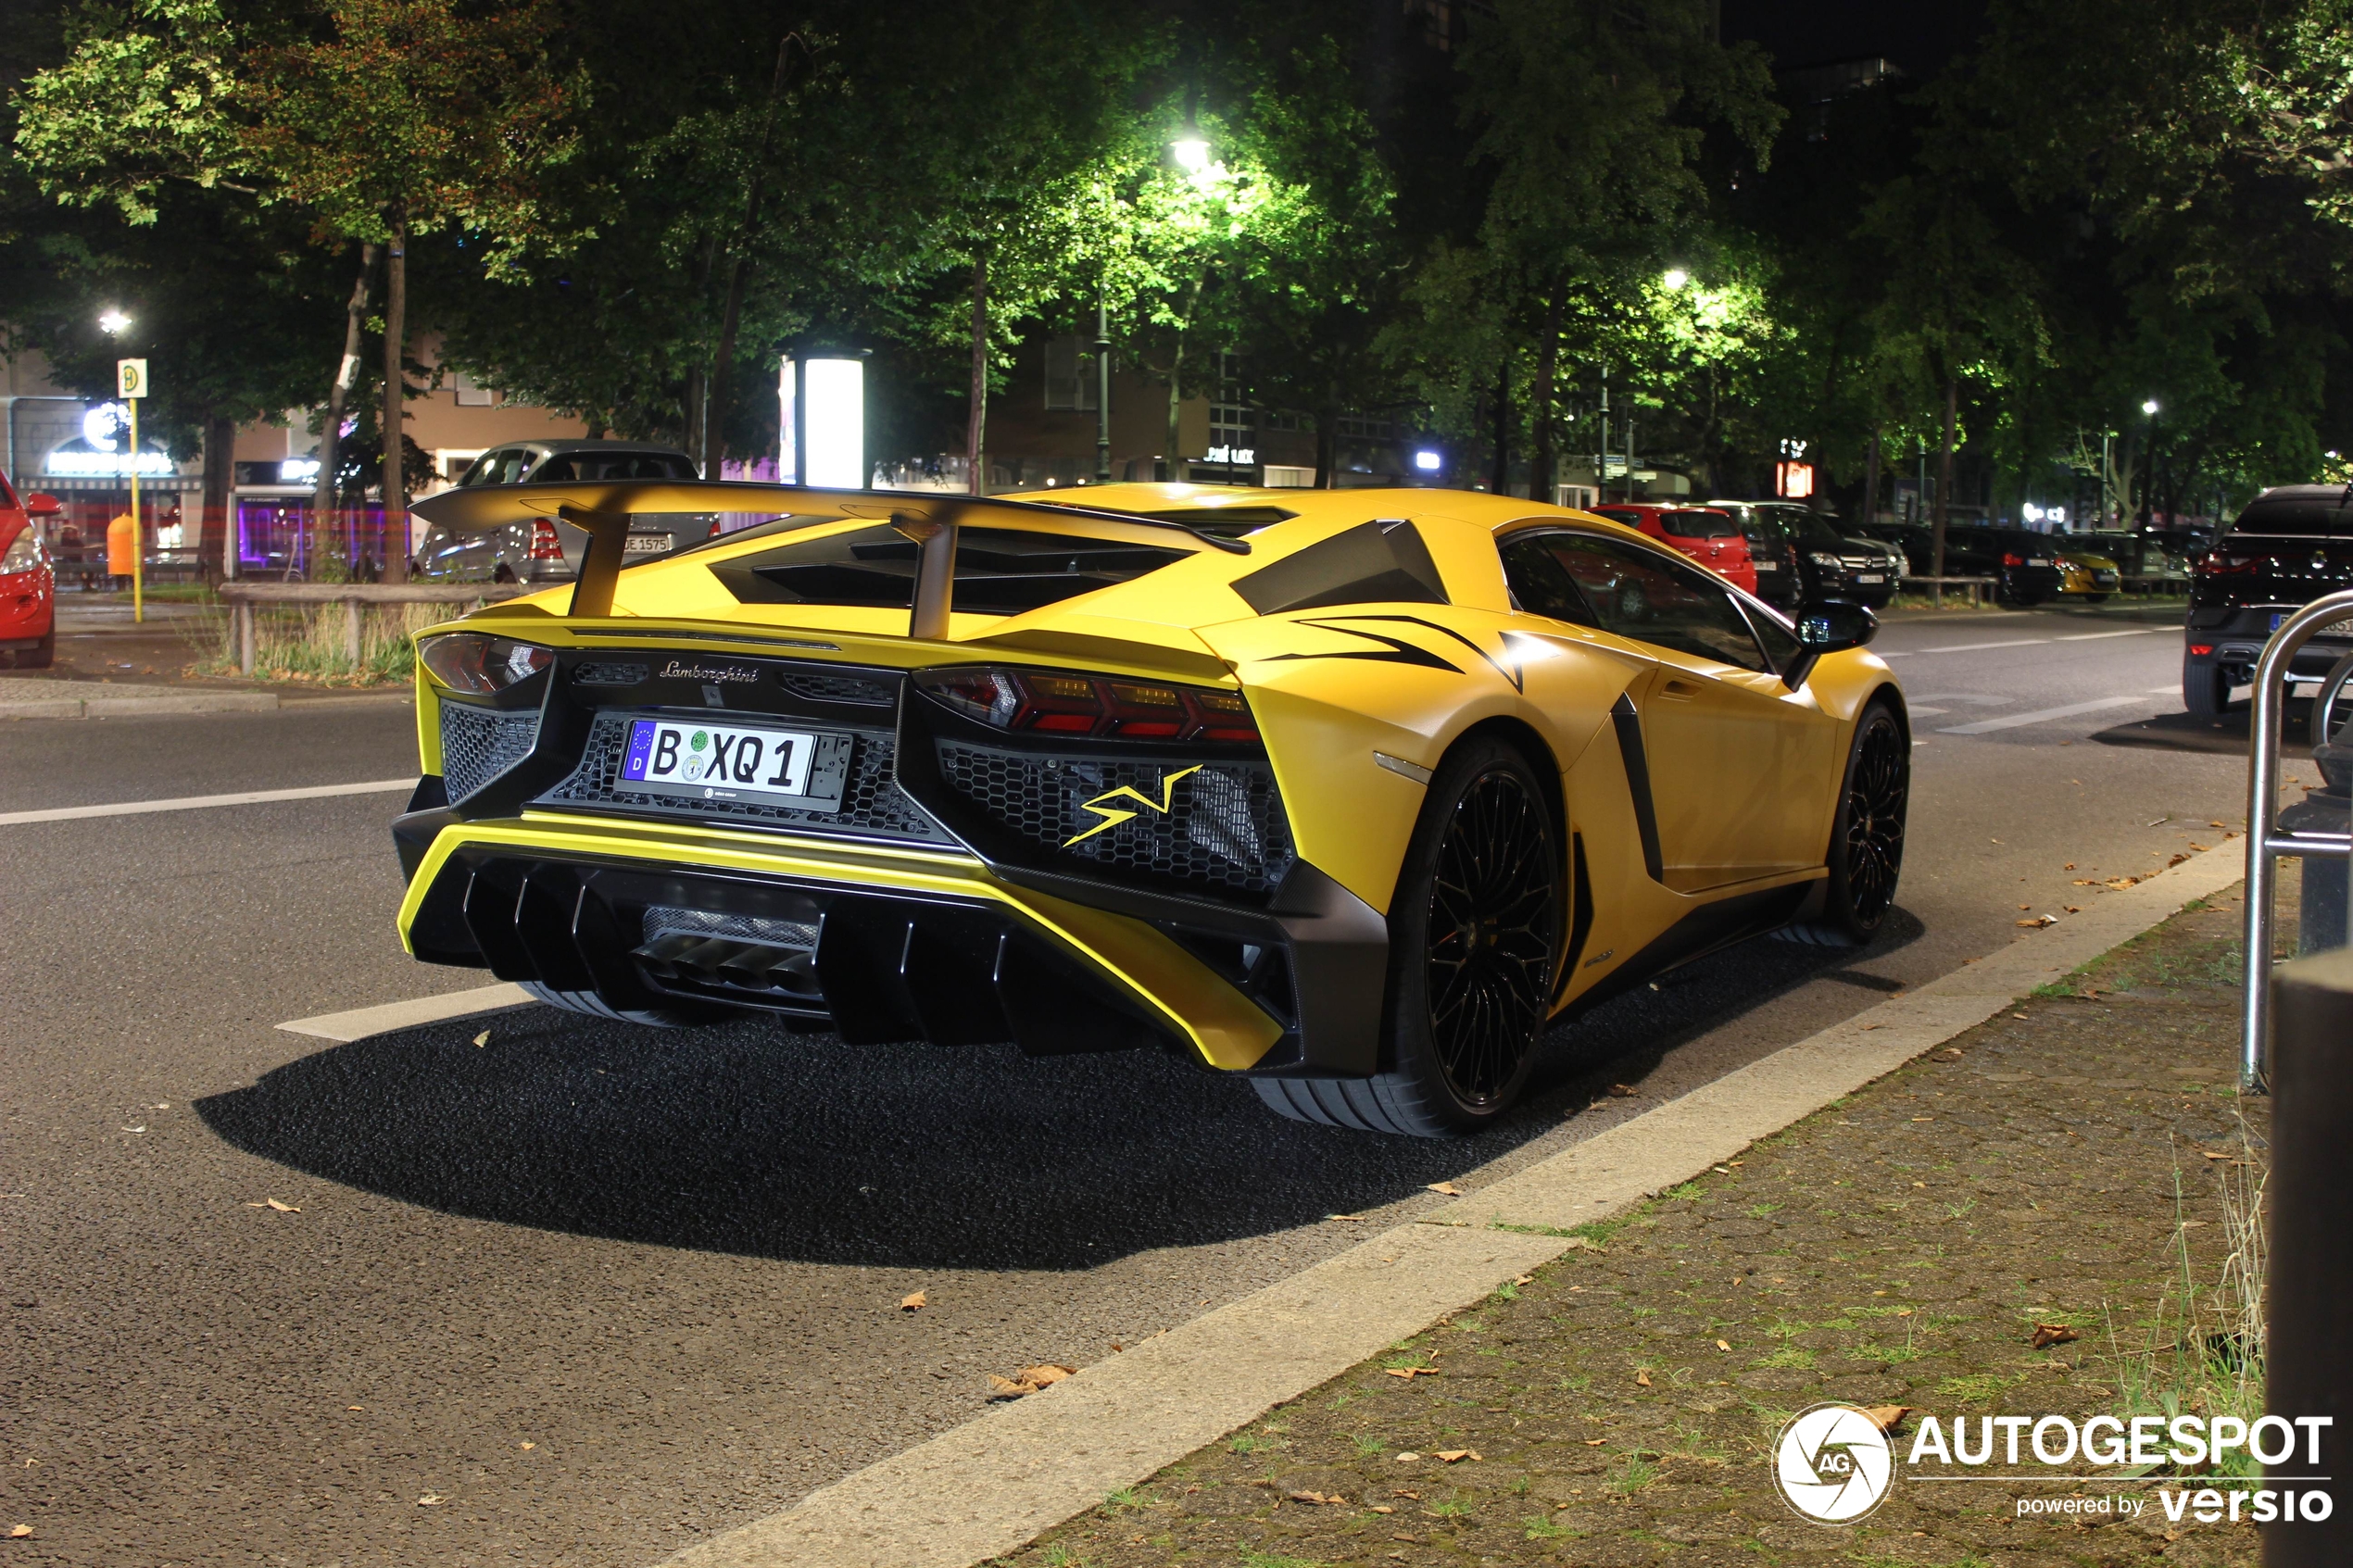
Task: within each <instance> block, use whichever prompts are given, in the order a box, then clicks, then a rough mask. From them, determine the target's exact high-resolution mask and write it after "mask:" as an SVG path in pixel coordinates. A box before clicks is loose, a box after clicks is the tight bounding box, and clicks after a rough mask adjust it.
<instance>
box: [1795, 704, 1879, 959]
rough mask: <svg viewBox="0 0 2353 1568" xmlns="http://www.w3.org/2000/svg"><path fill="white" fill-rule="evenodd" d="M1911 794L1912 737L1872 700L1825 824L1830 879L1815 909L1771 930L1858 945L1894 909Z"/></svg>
mask: <svg viewBox="0 0 2353 1568" xmlns="http://www.w3.org/2000/svg"><path fill="white" fill-rule="evenodd" d="M1911 793H1912V741H1911V736H1910V735H1909V734H1906V731H1905V728H1904V724H1903V721H1901V720H1900V719H1898V718H1897V717H1896V716H1895V708H1894V704H1892V703H1890V702H1888V701H1887V700H1886V699H1885V698H1883V697H1881V698H1874V699H1873V700H1872V702H1871V704H1870V706H1869V707H1868V708H1866V709H1863V717H1862V719H1861V720H1860V721H1858V722H1857V723H1856V726H1855V740H1854V743H1853V744H1852V745H1851V746H1849V747H1848V748H1847V753H1846V780H1845V783H1844V784H1843V786H1842V787H1841V789H1840V791H1839V797H1838V815H1837V817H1836V818H1835V819H1834V821H1833V822H1832V824H1831V848H1830V855H1829V857H1828V863H1829V866H1830V872H1831V874H1830V878H1829V880H1828V881H1827V882H1826V883H1825V884H1823V888H1822V909H1821V912H1820V913H1819V914H1818V915H1816V916H1815V917H1814V918H1813V919H1811V920H1809V921H1806V922H1802V923H1800V924H1795V925H1788V926H1784V927H1782V928H1781V930H1780V932H1778V933H1776V935H1779V936H1780V938H1781V939H1782V940H1783V941H1786V942H1796V943H1801V944H1803V945H1805V946H1807V947H1861V946H1862V945H1863V944H1864V943H1866V942H1869V940H1870V939H1871V938H1872V937H1873V936H1876V935H1879V929H1880V927H1881V925H1882V924H1884V923H1885V922H1886V921H1887V914H1888V911H1889V910H1890V909H1894V907H1895V884H1896V881H1897V879H1898V878H1899V877H1900V876H1901V875H1902V874H1903V871H1904V824H1905V818H1906V814H1907V812H1908V810H1909V808H1910V802H1911Z"/></svg>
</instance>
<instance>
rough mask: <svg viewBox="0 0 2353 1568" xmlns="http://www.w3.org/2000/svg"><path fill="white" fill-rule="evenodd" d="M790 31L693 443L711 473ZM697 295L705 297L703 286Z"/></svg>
mask: <svg viewBox="0 0 2353 1568" xmlns="http://www.w3.org/2000/svg"><path fill="white" fill-rule="evenodd" d="M798 37H799V34H798V33H791V32H788V33H786V34H785V36H784V37H782V38H780V39H778V40H777V41H776V74H775V75H774V77H773V78H771V79H770V81H769V83H768V107H767V108H766V110H765V111H764V112H763V113H762V115H761V121H760V146H759V151H758V153H757V154H756V155H755V156H754V158H753V161H752V171H751V189H750V191H749V193H748V194H746V196H745V199H744V226H743V229H742V230H741V232H739V233H738V234H737V236H736V247H735V249H736V257H735V260H734V262H733V263H731V264H730V265H729V267H728V269H727V303H726V305H725V307H724V308H723V309H722V310H721V311H720V314H719V348H718V352H717V353H715V354H713V355H712V356H711V389H710V391H709V392H708V393H707V394H706V395H704V396H703V398H702V399H701V403H702V408H701V413H702V429H701V431H700V432H699V435H700V445H697V446H695V447H692V448H690V450H691V451H692V452H693V453H694V456H695V466H696V468H697V470H698V471H699V472H700V473H701V474H702V476H703V477H704V478H705V479H717V478H718V477H719V464H720V459H721V458H723V457H724V455H725V452H726V448H727V404H728V395H727V390H728V383H729V381H730V379H731V377H732V375H733V372H734V370H735V362H736V328H737V327H738V326H739V325H740V324H741V323H742V321H743V315H744V282H745V274H746V273H747V272H748V271H749V270H750V268H751V245H752V239H753V236H755V235H756V234H758V233H759V232H760V201H761V196H762V195H763V194H765V193H766V191H767V188H768V148H769V144H770V138H771V135H772V134H773V132H774V127H775V123H776V100H777V99H778V98H780V97H782V96H783V95H784V91H785V62H786V60H787V59H788V58H789V57H790V56H789V53H788V51H789V50H790V48H791V46H792V44H793V41H794V40H795V39H796V38H798ZM697 297H698V298H699V297H700V292H699V290H698V293H697Z"/></svg>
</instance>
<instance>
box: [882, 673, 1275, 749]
mask: <svg viewBox="0 0 2353 1568" xmlns="http://www.w3.org/2000/svg"><path fill="white" fill-rule="evenodd" d="M915 684H917V685H918V686H920V687H922V688H923V689H924V690H925V691H926V692H928V693H929V694H930V695H931V696H934V697H936V698H937V699H938V700H939V701H940V702H942V703H944V704H945V705H947V706H948V707H949V708H950V709H954V710H955V711H956V712H958V713H961V714H963V716H964V717H965V718H967V719H973V720H976V721H979V722H981V723H984V724H987V725H988V726H990V727H991V728H992V729H999V730H1021V731H1026V732H1028V733H1030V734H1064V735H1074V736H1076V735H1085V736H1088V737H1091V738H1094V739H1098V740H1101V739H1119V740H1178V741H1210V742H1214V743H1216V744H1219V745H1255V744H1257V742H1258V738H1259V737H1258V721H1257V720H1255V719H1254V718H1252V716H1251V711H1250V704H1249V703H1248V702H1246V701H1244V700H1243V698H1242V695H1241V694H1240V693H1239V692H1229V691H1225V690H1222V689H1220V688H1218V687H1215V686H1180V685H1176V684H1164V683H1162V682H1158V681H1123V680H1119V679H1116V678H1114V677H1112V676H1108V675H1077V674H1066V673H1063V672H1062V671H1051V670H992V669H986V668H966V669H955V670H919V671H916V672H915Z"/></svg>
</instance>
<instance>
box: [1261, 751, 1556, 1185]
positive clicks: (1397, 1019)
mask: <svg viewBox="0 0 2353 1568" xmlns="http://www.w3.org/2000/svg"><path fill="white" fill-rule="evenodd" d="M1566 881H1567V877H1566V875H1565V873H1564V871H1563V866H1562V858H1561V853H1560V849H1559V842H1558V833H1557V829H1556V827H1555V825H1554V822H1553V820H1552V811H1551V809H1550V808H1549V807H1548V806H1547V805H1546V804H1545V798H1544V793H1543V789H1542V786H1541V784H1540V782H1539V781H1538V779H1537V776H1536V773H1535V771H1534V770H1533V769H1531V768H1530V767H1529V764H1528V759H1526V758H1525V757H1523V756H1521V755H1520V753H1519V752H1518V751H1517V750H1516V748H1514V747H1512V746H1506V745H1504V743H1503V742H1502V741H1500V740H1495V739H1491V738H1488V737H1483V736H1482V737H1478V738H1475V739H1472V740H1470V741H1467V742H1465V743H1464V744H1463V745H1460V746H1456V747H1455V748H1454V749H1453V751H1451V752H1449V753H1448V754H1447V756H1446V759H1445V760H1444V761H1443V762H1441V764H1440V765H1439V769H1438V772H1437V775H1436V776H1435V777H1434V778H1432V779H1431V780H1430V784H1429V792H1428V796H1427V797H1425V798H1424V800H1423V802H1422V810H1421V816H1420V818H1419V819H1418V820H1417V821H1416V823H1415V824H1414V836H1413V839H1412V841H1411V842H1410V843H1409V844H1408V845H1407V847H1406V850H1405V859H1404V864H1403V867H1402V868H1401V869H1400V871H1399V874H1398V878H1397V897H1396V899H1395V901H1394V902H1393V903H1392V904H1391V905H1390V914H1389V935H1390V941H1389V979H1388V991H1387V1005H1386V1006H1385V1007H1384V1009H1383V1010H1382V1017H1383V1023H1382V1034H1383V1036H1384V1037H1383V1039H1382V1042H1381V1044H1382V1053H1381V1054H1382V1060H1384V1061H1385V1062H1387V1063H1388V1066H1387V1068H1386V1069H1385V1070H1384V1071H1382V1072H1379V1073H1375V1074H1373V1075H1372V1076H1371V1077H1369V1078H1257V1079H1253V1080H1252V1083H1253V1084H1254V1085H1256V1086H1257V1089H1258V1096H1259V1098H1261V1099H1262V1100H1264V1101H1265V1103H1266V1106H1267V1108H1268V1109H1269V1110H1274V1111H1275V1112H1276V1113H1277V1114H1278V1115H1282V1116H1287V1117H1290V1119H1291V1120H1293V1121H1296V1122H1314V1123H1320V1124H1322V1125H1324V1126H1327V1127H1349V1128H1353V1129H1354V1130H1356V1131H1358V1132H1368V1133H1395V1134H1400V1135H1406V1136H1411V1137H1425V1138H1428V1137H1447V1136H1453V1135H1461V1134H1465V1133H1475V1132H1478V1131H1479V1130H1481V1129H1482V1128H1485V1127H1488V1126H1491V1125H1493V1124H1494V1123H1496V1122H1497V1121H1498V1120H1500V1119H1501V1118H1502V1117H1503V1116H1504V1113H1505V1112H1506V1111H1508V1110H1510V1109H1511V1107H1512V1105H1513V1103H1514V1102H1515V1101H1516V1099H1517V1098H1518V1097H1519V1092H1520V1089H1521V1087H1522V1085H1525V1084H1526V1083H1527V1081H1528V1074H1529V1070H1530V1069H1531V1068H1532V1067H1533V1066H1534V1065H1535V1061H1536V1046H1537V1042H1538V1041H1539V1040H1540V1039H1541V1038H1542V1036H1543V1033H1544V1024H1545V1021H1546V1017H1547V1015H1548V1014H1549V1012H1550V1010H1551V1006H1552V995H1553V975H1554V965H1555V964H1556V962H1557V961H1558V959H1559V951H1560V933H1561V911H1562V909H1563V907H1564V906H1565V905H1566V904H1567V887H1566V886H1565V885H1564V884H1565V883H1566Z"/></svg>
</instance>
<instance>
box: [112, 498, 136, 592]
mask: <svg viewBox="0 0 2353 1568" xmlns="http://www.w3.org/2000/svg"><path fill="white" fill-rule="evenodd" d="M138 535H139V525H138V524H137V523H135V522H133V521H132V520H131V514H130V513H129V512H124V513H122V514H121V515H120V516H119V517H117V518H116V519H115V520H114V521H112V522H110V523H108V524H107V576H109V577H111V578H113V579H114V584H113V585H114V586H115V587H116V588H118V589H120V588H127V587H129V586H130V585H131V574H132V571H135V570H137V569H136V568H135V567H134V566H133V565H132V562H133V561H135V560H136V559H137V558H138V550H139V537H138Z"/></svg>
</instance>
